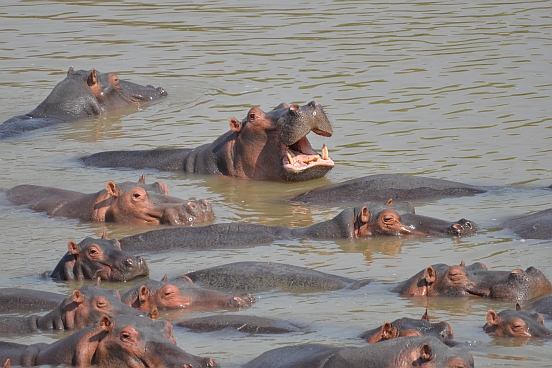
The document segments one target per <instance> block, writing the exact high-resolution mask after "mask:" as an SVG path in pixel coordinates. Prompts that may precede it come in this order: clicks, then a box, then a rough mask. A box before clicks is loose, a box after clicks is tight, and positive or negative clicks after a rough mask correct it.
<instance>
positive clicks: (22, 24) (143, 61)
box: [0, 0, 552, 367]
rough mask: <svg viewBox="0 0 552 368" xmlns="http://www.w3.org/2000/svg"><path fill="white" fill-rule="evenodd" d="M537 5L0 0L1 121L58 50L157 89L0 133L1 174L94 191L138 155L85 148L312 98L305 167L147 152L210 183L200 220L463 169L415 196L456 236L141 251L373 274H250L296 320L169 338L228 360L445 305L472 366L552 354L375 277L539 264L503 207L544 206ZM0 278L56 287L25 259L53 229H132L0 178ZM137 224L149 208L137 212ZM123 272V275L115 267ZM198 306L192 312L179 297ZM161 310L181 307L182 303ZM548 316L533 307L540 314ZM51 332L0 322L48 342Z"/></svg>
mask: <svg viewBox="0 0 552 368" xmlns="http://www.w3.org/2000/svg"><path fill="white" fill-rule="evenodd" d="M551 14H552V6H551V5H550V2H549V1H526V2H523V1H517V0H516V1H502V2H494V1H471V0H470V1H452V2H450V1H449V2H444V1H434V2H412V1H388V2H373V1H330V0H322V1H317V2H308V1H299V2H297V1H284V2H278V3H277V4H275V3H270V2H268V1H264V0H262V1H239V2H231V1H195V2H187V3H185V4H183V3H182V2H178V1H162V2H159V3H144V2H134V1H122V2H107V1H58V2H55V1H31V0H27V1H16V0H6V1H4V2H3V3H2V5H0V75H1V77H0V106H1V108H0V121H4V120H6V119H8V118H9V117H11V116H13V115H19V114H24V113H27V112H29V111H30V110H32V109H33V108H34V107H35V106H36V105H38V104H39V103H40V102H41V101H42V100H43V99H44V98H45V97H46V95H47V94H48V93H49V92H50V91H51V89H52V88H53V87H54V85H55V84H56V83H58V82H59V81H60V80H62V79H63V77H64V75H65V73H66V71H67V69H68V68H69V67H70V66H71V65H73V66H74V67H75V68H76V69H90V68H92V67H94V68H96V69H98V70H100V71H104V72H107V71H115V72H117V73H118V75H119V77H121V78H123V79H127V80H130V81H133V82H137V83H141V84H152V85H155V86H162V87H164V88H165V89H166V90H167V91H168V92H169V97H168V98H167V99H165V100H164V101H161V102H160V103H158V104H155V105H150V106H144V107H142V108H141V109H140V110H138V111H132V110H131V111H125V112H121V113H120V114H112V115H110V116H108V117H101V118H98V119H95V120H89V121H85V122H80V123H78V124H74V125H65V126H59V127H56V128H54V129H50V130H47V131H41V132H36V133H33V134H29V135H26V136H22V137H19V138H17V139H12V140H9V141H2V142H0V150H1V154H0V189H1V190H6V189H8V188H10V187H12V186H14V185H17V184H24V183H29V184H42V185H50V186H56V187H61V188H66V189H73V190H80V191H84V192H94V191H97V190H100V189H101V188H103V186H104V185H105V182H106V181H107V180H115V181H126V180H136V179H137V178H138V177H139V176H140V174H141V171H135V170H126V171H125V170H110V169H98V168H86V167H83V166H82V165H81V164H80V162H79V161H78V159H77V158H78V157H80V156H82V155H85V154H90V153H93V152H97V151H102V150H110V149H132V148H134V149H136V148H153V147H161V146H181V147H194V146H196V145H199V144H202V143H206V142H209V141H212V140H213V139H214V138H215V137H217V136H218V135H220V134H222V133H224V132H225V131H227V130H228V122H227V121H228V118H230V117H232V116H235V117H237V118H239V119H242V118H243V117H244V116H245V114H246V112H247V110H248V109H249V108H250V107H253V106H259V107H261V108H262V109H264V110H265V111H266V110H270V109H271V108H273V107H274V106H276V105H277V104H279V103H280V102H288V103H298V104H304V103H306V102H308V101H311V100H316V101H317V102H318V103H320V104H321V105H323V106H324V108H325V111H326V112H327V114H328V115H329V116H330V119H331V121H332V122H333V124H334V136H333V137H331V138H321V137H318V136H313V137H310V136H309V139H310V140H311V142H312V144H313V146H314V147H315V148H320V147H321V146H322V144H326V145H327V146H328V147H329V149H330V156H331V157H332V159H333V160H334V161H335V162H336V167H335V168H334V169H333V170H332V171H331V172H330V173H329V174H328V175H327V176H326V178H324V179H319V180H316V181H311V182H306V183H280V182H258V181H246V180H238V179H231V178H221V177H204V176H185V175H183V174H178V173H166V172H156V171H153V170H151V171H147V172H146V173H147V176H148V179H149V181H155V180H160V181H164V182H165V183H166V184H167V185H168V186H169V190H170V192H171V194H172V195H175V196H179V197H183V198H206V199H209V200H210V201H211V203H212V204H213V207H214V209H215V214H216V216H217V219H216V221H217V222H228V221H241V222H249V223H264V224H273V225H282V224H285V225H287V226H306V225H308V224H311V223H313V222H315V221H321V220H324V219H327V218H331V217H332V216H334V215H335V214H337V213H338V212H339V209H338V208H324V207H305V206H299V205H293V206H290V205H288V204H286V203H285V202H283V201H281V199H283V198H286V197H289V196H291V195H292V194H295V193H299V192H302V191H305V190H307V189H310V188H313V187H317V186H321V185H325V184H328V183H333V182H339V181H343V180H347V179H351V178H356V177H359V176H364V175H369V174H378V173H407V174H419V175H424V176H430V177H435V178H444V179H449V180H457V181H462V182H466V183H469V184H476V185H491V186H508V187H509V189H507V190H500V191H497V192H492V193H489V194H485V195H481V196H476V197H471V198H455V199H444V200H439V201H426V202H421V203H416V205H417V213H419V214H423V215H429V216H434V217H441V218H445V219H449V220H457V219H459V218H461V217H465V218H468V219H471V220H473V221H474V222H476V223H478V224H479V225H480V227H481V230H480V231H479V233H478V234H477V235H475V236H473V237H469V238H463V239H448V238H446V239H397V238H394V239H374V240H362V241H349V240H343V241H339V242H333V241H326V242H318V241H316V242H315V241H308V240H302V241H289V242H288V241H281V242H277V243H274V244H271V245H269V246H259V247H253V248H247V249H238V250H236V249H234V250H217V251H206V252H178V251H173V252H164V253H159V254H146V255H145V258H146V259H147V261H148V262H149V265H150V270H151V278H154V279H159V278H160V277H162V276H163V274H165V273H169V275H171V276H173V275H178V274H181V273H185V272H188V271H191V270H196V269H200V268H203V267H208V266H211V265H218V264H223V263H229V262H234V261H242V260H270V261H275V262H284V263H290V264H294V265H300V266H308V267H311V268H316V269H318V270H321V271H326V272H330V273H334V274H339V275H345V276H348V277H352V278H364V277H370V278H373V279H375V280H378V281H380V282H377V283H375V284H374V285H371V286H369V287H366V288H363V289H360V290H358V291H339V292H332V293H315V294H302V295H290V294H287V293H261V294H258V295H257V297H258V302H257V303H256V304H255V305H254V306H253V307H252V308H251V309H248V310H245V311H242V312H240V313H247V314H252V315H259V316H270V317H278V318H282V319H289V320H292V321H294V322H297V323H301V324H304V325H306V326H307V327H308V329H307V332H305V333H300V334H291V335H287V336H272V335H269V336H247V335H240V334H237V333H234V332H227V331H223V332H217V333H208V334H194V333H189V332H187V331H185V330H181V329H175V336H176V338H177V341H178V344H179V346H181V347H183V348H184V349H185V350H187V351H189V352H190V353H193V354H196V355H205V356H210V357H212V358H213V359H215V360H216V361H217V362H218V363H220V364H221V365H223V366H225V367H235V366H239V365H240V364H242V363H244V362H246V361H249V360H250V359H252V358H253V357H255V356H257V355H259V354H260V353H261V352H263V351H266V350H269V349H272V348H275V347H279V346H282V345H286V344H295V343H303V342H321V343H327V344H334V345H362V341H359V340H358V339H357V336H358V334H359V333H360V332H362V331H364V330H366V329H369V328H372V327H374V326H376V325H379V324H381V323H382V322H383V321H389V320H394V319H396V318H399V317H402V316H409V317H419V316H421V315H422V314H423V313H424V310H425V308H428V309H429V313H430V315H431V316H432V317H433V320H434V321H436V320H447V321H449V322H450V323H451V325H452V326H453V328H454V332H455V338H456V339H457V340H459V341H461V342H467V343H468V349H469V350H470V351H471V352H472V354H473V355H474V357H475V362H476V366H478V367H482V366H489V367H499V366H500V367H535V366H540V367H544V366H552V364H551V363H550V360H551V358H552V355H551V353H550V347H551V346H552V345H551V344H552V342H550V341H542V340H535V341H529V342H524V343H511V342H509V341H505V340H495V339H492V338H490V337H488V336H487V335H486V334H485V333H483V331H482V329H481V327H482V325H483V324H484V322H485V314H486V312H487V311H488V310H489V309H495V310H501V309H503V308H506V307H513V305H512V304H511V303H502V302H495V301H489V300H482V299H475V298H474V299H467V300H464V299H431V300H425V299H423V300H410V299H404V298H399V297H397V296H396V295H394V294H392V293H391V292H389V285H388V284H390V283H393V282H398V281H401V280H404V279H406V278H408V277H410V276H411V275H412V274H414V273H415V272H417V271H419V270H421V269H422V268H424V267H425V266H427V265H429V264H433V263H449V264H455V263H459V262H460V261H461V260H462V259H464V260H465V261H466V263H471V262H474V261H482V262H485V263H487V264H488V266H489V267H490V268H493V269H500V270H510V269H513V268H523V269H525V268H527V267H528V266H531V265H532V266H535V267H537V268H539V269H541V270H542V271H543V272H544V273H545V274H546V275H547V276H548V277H549V278H552V252H551V249H550V246H551V242H550V241H530V240H527V241H523V240H521V239H519V238H517V237H515V236H513V235H512V234H511V233H509V232H507V231H504V230H500V227H499V224H500V223H501V222H502V220H504V219H507V218H510V217H514V216H517V215H520V214H525V213H529V212H532V211H537V210H542V209H545V208H549V207H550V206H551V203H552V191H550V190H545V189H542V188H544V187H546V186H549V185H551V184H552V161H551V159H550V154H551V149H550V144H551V142H552V129H551V128H552V97H551V94H552V73H551V70H552V65H551V60H552V34H551V33H552V19H551ZM0 207H1V211H0V224H1V227H2V240H0V251H1V253H0V254H1V255H0V259H2V265H3V267H2V274H1V275H2V277H0V287H13V286H21V287H26V288H33V289H40V290H50V291H58V292H62V293H69V292H70V291H71V290H72V289H73V288H74V287H77V286H78V285H67V284H62V283H54V282H50V281H46V280H43V279H41V278H40V277H39V276H38V275H39V274H40V273H42V272H43V271H45V270H47V269H53V267H54V266H55V264H56V263H57V261H58V260H59V259H60V258H61V256H62V255H63V254H64V253H65V251H66V244H67V241H68V239H74V240H76V241H80V240H81V239H83V238H84V237H86V236H99V235H100V234H101V233H102V231H103V230H104V229H107V231H108V233H109V235H110V236H111V237H121V236H124V235H127V234H133V233H137V232H142V231H145V230H146V229H144V228H143V227H134V228H129V227H121V226H112V225H108V226H106V227H104V226H101V225H95V224H86V223H79V222H78V221H74V220H66V219H52V218H48V217H47V216H45V215H44V214H40V213H31V212H29V211H27V210H24V209H20V208H14V207H13V206H11V205H9V204H7V203H6V201H5V200H4V199H3V198H0ZM148 229H149V228H148ZM126 286H128V285H125V287H126ZM196 315H202V314H200V313H196V314H194V316H196ZM163 317H165V318H169V319H175V320H177V319H182V318H186V317H188V315H185V314H183V313H181V312H179V313H175V312H171V313H166V314H163ZM550 323H551V322H549V324H550ZM61 336H62V335H60V334H55V333H53V334H52V333H45V334H38V335H33V336H17V337H14V336H6V337H2V338H3V339H6V340H11V341H17V342H24V343H31V342H38V341H42V342H52V341H53V340H54V339H57V338H59V337H61Z"/></svg>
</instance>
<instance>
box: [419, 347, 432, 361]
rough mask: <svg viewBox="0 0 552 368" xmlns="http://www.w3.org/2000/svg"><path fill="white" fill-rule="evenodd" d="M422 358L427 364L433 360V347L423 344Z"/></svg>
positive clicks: (421, 349)
mask: <svg viewBox="0 0 552 368" xmlns="http://www.w3.org/2000/svg"><path fill="white" fill-rule="evenodd" d="M420 358H422V360H423V361H425V362H428V361H430V360H432V359H433V354H432V352H431V347H430V346H429V344H427V343H426V344H423V345H422V347H421V348H420Z"/></svg>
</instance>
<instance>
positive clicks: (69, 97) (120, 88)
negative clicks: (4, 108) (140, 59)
mask: <svg viewBox="0 0 552 368" xmlns="http://www.w3.org/2000/svg"><path fill="white" fill-rule="evenodd" d="M166 95H167V92H165V90H163V89H162V88H160V87H159V88H154V87H152V86H141V85H139V84H136V83H132V82H127V81H123V80H121V79H119V78H118V77H117V75H116V74H115V73H105V74H102V73H99V72H97V71H96V70H95V69H92V70H77V71H75V70H74V69H73V67H71V68H69V70H68V72H67V76H66V78H65V79H64V80H62V81H61V82H59V83H58V84H57V85H56V86H55V87H54V89H53V90H52V92H51V93H50V94H49V95H48V97H46V99H45V100H44V101H43V102H42V103H41V104H40V105H38V106H37V107H36V108H35V109H34V110H33V111H31V112H29V113H28V114H25V115H18V116H14V117H12V118H10V119H8V120H6V121H5V122H4V123H3V124H2V125H0V138H8V137H13V136H16V135H18V134H20V133H24V132H28V131H31V130H35V129H40V128H43V127H47V126H50V125H54V124H58V123H71V122H74V121H77V120H79V119H82V118H86V117H90V116H95V115H101V114H104V113H106V112H109V111H113V110H116V109H119V108H122V107H125V106H131V105H137V104H139V103H142V102H147V101H153V100H157V99H160V98H162V97H164V96H166Z"/></svg>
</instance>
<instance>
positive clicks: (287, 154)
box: [286, 152, 294, 165]
mask: <svg viewBox="0 0 552 368" xmlns="http://www.w3.org/2000/svg"><path fill="white" fill-rule="evenodd" d="M286 157H287V159H288V161H289V164H290V165H293V164H294V161H293V157H291V155H290V154H289V152H286Z"/></svg>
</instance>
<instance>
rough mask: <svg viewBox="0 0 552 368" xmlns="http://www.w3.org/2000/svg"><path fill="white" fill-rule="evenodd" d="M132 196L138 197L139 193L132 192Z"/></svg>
mask: <svg viewBox="0 0 552 368" xmlns="http://www.w3.org/2000/svg"><path fill="white" fill-rule="evenodd" d="M132 196H133V197H134V198H140V193H134V194H133V195H132Z"/></svg>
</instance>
